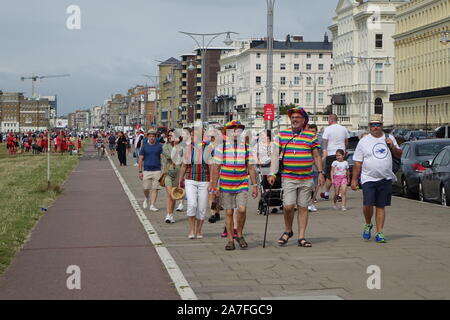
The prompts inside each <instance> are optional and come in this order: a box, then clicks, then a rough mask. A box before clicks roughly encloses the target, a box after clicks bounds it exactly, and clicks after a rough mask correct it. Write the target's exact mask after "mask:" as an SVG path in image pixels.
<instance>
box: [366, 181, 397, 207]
mask: <svg viewBox="0 0 450 320" xmlns="http://www.w3.org/2000/svg"><path fill="white" fill-rule="evenodd" d="M362 189H363V204H364V205H365V206H375V207H377V208H384V207H388V206H390V205H391V198H392V180H386V179H383V180H380V181H369V182H366V183H364V184H363V185H362Z"/></svg>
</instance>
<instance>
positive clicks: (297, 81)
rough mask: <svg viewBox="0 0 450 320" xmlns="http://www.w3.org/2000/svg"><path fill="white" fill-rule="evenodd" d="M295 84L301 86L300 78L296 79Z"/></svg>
mask: <svg viewBox="0 0 450 320" xmlns="http://www.w3.org/2000/svg"><path fill="white" fill-rule="evenodd" d="M294 84H297V85H298V84H300V77H298V76H297V77H294Z"/></svg>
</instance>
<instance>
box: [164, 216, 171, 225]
mask: <svg viewBox="0 0 450 320" xmlns="http://www.w3.org/2000/svg"><path fill="white" fill-rule="evenodd" d="M164 221H165V222H166V223H170V215H169V214H168V215H166V220H164Z"/></svg>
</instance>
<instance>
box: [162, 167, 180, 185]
mask: <svg viewBox="0 0 450 320" xmlns="http://www.w3.org/2000/svg"><path fill="white" fill-rule="evenodd" d="M179 173H180V170H179V169H178V170H169V171H167V174H166V178H165V180H164V182H165V185H166V187H172V188H176V187H178V177H179Z"/></svg>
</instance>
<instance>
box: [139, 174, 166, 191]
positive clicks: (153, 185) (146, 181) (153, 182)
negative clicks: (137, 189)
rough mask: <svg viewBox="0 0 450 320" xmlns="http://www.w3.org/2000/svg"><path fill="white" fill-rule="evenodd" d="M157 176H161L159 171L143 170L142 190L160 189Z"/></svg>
mask: <svg viewBox="0 0 450 320" xmlns="http://www.w3.org/2000/svg"><path fill="white" fill-rule="evenodd" d="M159 178H161V171H144V177H143V178H142V185H143V187H144V190H160V189H161V186H160V185H159Z"/></svg>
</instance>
